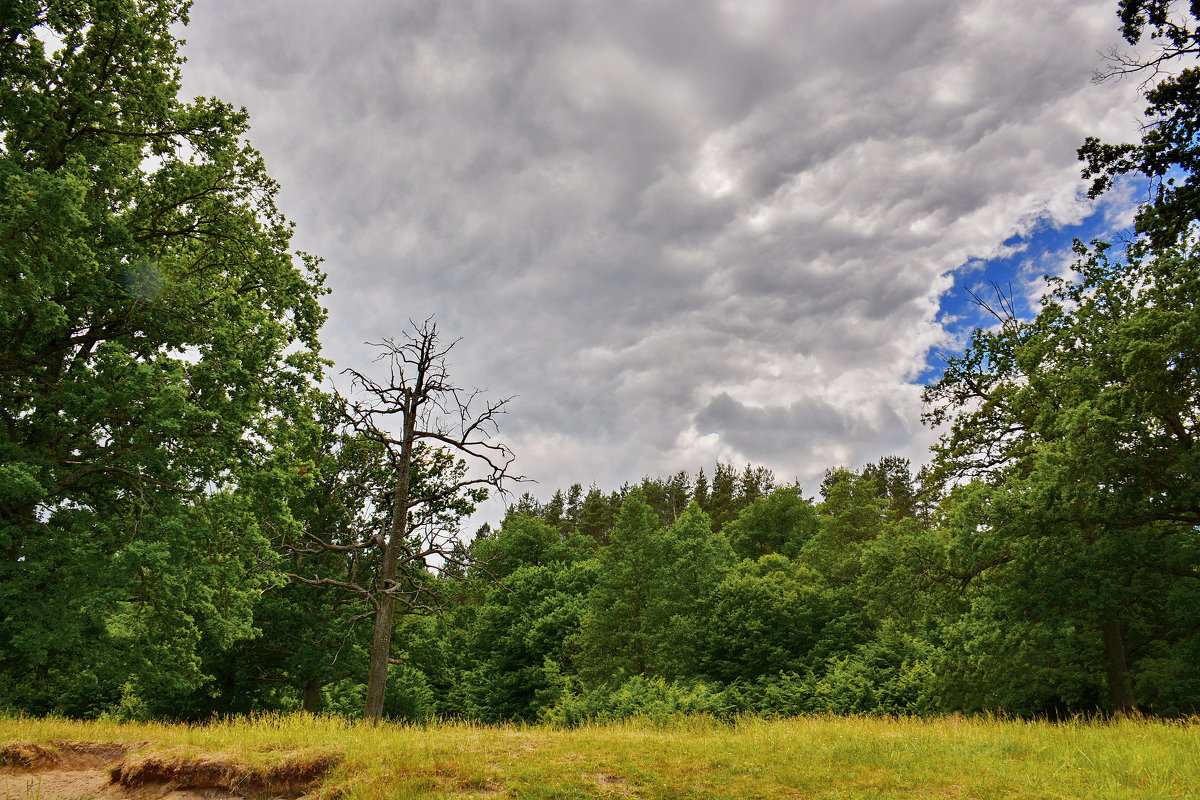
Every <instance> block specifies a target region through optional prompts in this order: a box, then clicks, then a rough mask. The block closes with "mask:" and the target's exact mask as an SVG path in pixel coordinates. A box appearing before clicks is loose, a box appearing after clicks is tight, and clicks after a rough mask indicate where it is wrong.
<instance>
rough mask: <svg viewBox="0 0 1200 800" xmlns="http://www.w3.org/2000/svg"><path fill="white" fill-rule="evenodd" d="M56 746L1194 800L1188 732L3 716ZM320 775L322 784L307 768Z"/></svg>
mask: <svg viewBox="0 0 1200 800" xmlns="http://www.w3.org/2000/svg"><path fill="white" fill-rule="evenodd" d="M68 739H70V740H80V739H86V740H90V741H99V742H117V743H127V744H133V743H139V742H151V744H150V745H149V746H147V747H144V748H142V749H140V750H137V751H135V752H131V753H130V754H129V755H128V756H126V757H125V759H124V761H122V762H121V765H120V776H122V777H121V778H120V779H121V782H122V784H124V783H125V778H124V777H123V776H125V775H126V774H128V775H129V776H131V777H130V778H129V780H130V781H131V784H130V785H136V784H137V781H143V782H163V780H162V779H166V782H170V781H172V780H178V776H177V775H176V773H174V772H172V770H176V771H177V770H179V769H182V768H184V765H188V764H190V765H192V766H191V767H190V769H193V770H194V771H195V772H196V774H201V773H204V774H208V773H206V772H205V770H209V771H211V772H212V774H214V775H216V774H217V773H219V772H220V769H221V768H219V767H213V766H211V764H212V762H213V761H214V760H215V761H216V762H217V763H218V764H223V765H225V766H226V767H228V765H230V764H236V765H237V774H236V776H235V777H233V778H231V777H230V776H229V775H225V776H224V777H223V778H221V780H224V781H225V783H222V784H220V786H222V787H227V788H230V787H232V789H233V790H234V791H239V792H241V793H244V794H264V793H266V794H269V793H271V787H272V786H277V787H280V788H281V791H280V792H279V794H286V793H288V792H290V793H292V794H294V793H296V792H297V791H300V790H301V789H302V787H303V786H304V785H305V784H304V782H303V780H301V778H302V777H303V778H309V779H313V780H319V781H320V783H319V786H318V787H317V789H316V793H317V794H319V795H321V796H325V797H334V796H343V797H345V798H347V800H406V799H409V798H411V799H412V800H417V799H418V798H420V799H421V800H425V799H426V798H468V797H494V798H544V799H545V800H552V799H553V800H567V799H568V798H661V799H662V800H690V799H693V798H694V799H696V800H699V799H700V798H763V799H764V800H765V798H845V799H847V800H848V799H850V798H884V799H886V798H1111V799H1112V800H1118V799H1120V800H1125V799H1126V798H1186V797H1200V789H1198V788H1196V787H1200V724H1197V722H1195V721H1190V722H1160V721H1148V720H1121V721H1116V722H1107V723H1106V722H1089V721H1078V722H1073V723H1058V724H1055V723H1045V722H1009V721H1000V720H987V719H980V720H960V719H941V720H914V719H885V720H880V719H870V718H853V717H852V718H845V717H807V718H802V719H796V720H786V721H778V722H767V721H759V720H746V721H743V722H741V723H739V724H738V725H736V726H726V725H721V724H717V723H712V722H709V721H705V720H687V721H681V722H680V723H678V724H674V725H669V726H652V725H648V724H642V723H627V724H609V725H598V726H591V727H586V726H585V727H582V728H578V729H574V730H566V731H562V730H552V729H548V728H542V727H533V726H528V727H526V726H504V727H487V726H477V725H470V724H464V723H447V724H442V725H437V726H431V727H428V728H421V727H410V726H400V725H382V726H380V727H378V728H372V727H369V726H366V725H358V724H351V723H347V722H345V721H343V720H339V719H332V718H321V717H317V718H314V717H307V716H293V717H258V718H252V719H245V720H239V721H232V722H222V723H219V724H213V725H203V726H173V725H165V724H148V725H121V724H115V723H75V722H67V721H63V720H54V719H45V720H20V719H17V720H0V743H3V742H22V743H25V744H27V745H38V746H43V747H47V746H51V747H52V746H53V742H55V741H62V740H68ZM335 754H340V755H341V756H342V760H341V761H340V763H338V764H337V765H336V766H335V765H334V758H335ZM317 763H320V764H321V769H322V770H328V771H327V772H325V773H323V777H316V773H315V772H313V771H311V770H310V768H311V767H312V766H313V765H315V764H317ZM205 764H209V765H210V766H202V765H205ZM305 764H307V765H308V766H304V765H305ZM135 775H136V776H140V777H132V776H135ZM173 776H175V777H173ZM289 776H291V777H289ZM151 778H153V781H151ZM213 780H214V785H216V783H215V781H216V780H217V778H213ZM271 781H278V783H277V784H272V783H271ZM284 789H286V791H283V790H284Z"/></svg>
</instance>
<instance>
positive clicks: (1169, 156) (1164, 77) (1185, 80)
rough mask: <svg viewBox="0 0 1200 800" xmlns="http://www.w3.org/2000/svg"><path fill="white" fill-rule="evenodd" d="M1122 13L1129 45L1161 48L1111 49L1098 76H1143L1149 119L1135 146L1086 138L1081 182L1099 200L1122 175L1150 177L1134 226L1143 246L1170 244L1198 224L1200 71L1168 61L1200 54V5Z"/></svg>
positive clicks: (1126, 1)
mask: <svg viewBox="0 0 1200 800" xmlns="http://www.w3.org/2000/svg"><path fill="white" fill-rule="evenodd" d="M1181 7H1185V8H1181ZM1185 9H1186V10H1185ZM1117 14H1118V16H1119V17H1120V20H1121V25H1122V28H1121V32H1122V34H1123V35H1124V37H1125V39H1126V41H1128V42H1129V43H1130V44H1131V45H1137V44H1139V43H1141V42H1143V40H1144V39H1146V38H1148V39H1149V40H1150V41H1151V42H1152V43H1153V44H1154V45H1156V49H1154V50H1153V51H1152V52H1151V54H1150V55H1148V56H1145V57H1138V56H1136V55H1128V54H1124V53H1120V52H1116V51H1114V52H1113V53H1111V54H1110V55H1109V64H1108V68H1107V69H1106V70H1104V71H1103V72H1101V73H1099V78H1100V79H1105V78H1113V77H1122V76H1127V75H1142V76H1145V77H1146V83H1145V84H1144V85H1145V86H1148V88H1147V89H1146V92H1145V96H1146V100H1147V102H1148V106H1147V108H1146V116H1147V117H1148V120H1147V123H1146V124H1145V126H1143V133H1142V141H1141V142H1140V143H1138V144H1130V143H1126V144H1117V145H1114V144H1105V143H1102V142H1101V141H1100V140H1099V139H1097V138H1096V137H1088V139H1087V140H1086V141H1085V142H1084V144H1083V146H1082V147H1081V148H1079V158H1080V160H1082V161H1084V162H1086V164H1087V166H1086V167H1085V168H1084V170H1083V177H1084V178H1088V179H1091V180H1092V187H1091V190H1090V195H1091V196H1092V197H1097V196H1099V195H1100V194H1103V193H1104V192H1105V191H1107V190H1108V189H1110V188H1111V187H1112V185H1113V182H1114V180H1115V179H1116V178H1117V177H1119V176H1121V175H1127V174H1130V173H1140V174H1142V175H1144V176H1146V177H1147V178H1148V179H1149V181H1150V185H1151V190H1152V192H1153V202H1151V203H1148V204H1146V205H1144V206H1142V207H1141V209H1140V210H1139V211H1138V215H1137V229H1138V232H1139V233H1141V234H1143V235H1144V236H1145V237H1146V239H1145V242H1144V243H1143V244H1147V245H1149V246H1150V247H1153V248H1162V247H1169V246H1172V245H1175V244H1177V243H1178V242H1179V241H1180V240H1181V239H1182V238H1183V237H1185V236H1187V235H1188V233H1189V231H1190V230H1191V228H1192V226H1193V225H1194V224H1195V222H1196V220H1197V219H1200V145H1198V144H1197V141H1198V140H1197V134H1198V133H1200V68H1198V67H1195V66H1188V67H1185V68H1184V69H1181V70H1177V71H1173V70H1172V69H1171V66H1172V63H1171V62H1175V61H1179V60H1181V59H1182V60H1185V61H1190V60H1193V59H1194V58H1195V56H1196V55H1197V54H1198V53H1200V25H1198V24H1197V23H1198V22H1200V7H1198V6H1197V5H1196V4H1195V3H1190V4H1184V3H1177V2H1173V0H1121V2H1120V3H1119V4H1118V11H1117ZM1147 34H1148V35H1147ZM1155 81H1156V82H1155ZM1137 246H1139V247H1140V246H1142V245H1141V244H1139V245H1137Z"/></svg>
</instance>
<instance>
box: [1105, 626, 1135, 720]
mask: <svg viewBox="0 0 1200 800" xmlns="http://www.w3.org/2000/svg"><path fill="white" fill-rule="evenodd" d="M1102 630H1103V632H1104V659H1105V665H1106V667H1107V672H1108V697H1109V702H1110V703H1111V704H1112V708H1113V711H1114V712H1115V713H1117V714H1131V713H1133V712H1135V711H1137V706H1136V705H1135V703H1134V698H1133V673H1132V672H1131V671H1130V669H1129V660H1128V658H1127V657H1126V654H1125V623H1124V622H1122V621H1121V620H1119V619H1117V618H1116V617H1105V618H1104V621H1103V625H1102Z"/></svg>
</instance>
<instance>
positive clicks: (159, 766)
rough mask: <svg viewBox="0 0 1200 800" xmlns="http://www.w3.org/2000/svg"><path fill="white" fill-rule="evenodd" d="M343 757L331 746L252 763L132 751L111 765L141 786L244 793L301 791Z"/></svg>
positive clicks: (127, 782) (117, 779)
mask: <svg viewBox="0 0 1200 800" xmlns="http://www.w3.org/2000/svg"><path fill="white" fill-rule="evenodd" d="M340 760H341V758H340V756H338V755H337V754H334V753H329V752H313V751H303V752H291V753H284V754H282V755H281V756H280V757H279V758H278V760H274V761H272V762H271V763H268V764H262V765H253V764H247V763H246V762H244V761H241V760H240V759H237V758H235V757H231V756H228V755H225V754H223V753H206V754H203V755H178V754H172V753H170V752H167V753H161V752H160V753H146V754H144V755H133V756H130V757H128V758H126V759H124V760H122V761H121V762H120V763H118V764H116V765H114V766H113V767H112V768H111V769H110V770H109V776H110V780H111V781H112V782H113V783H114V784H117V785H119V786H120V787H121V788H123V789H125V790H127V791H131V792H137V791H139V790H144V789H147V788H156V789H159V790H160V791H168V790H177V789H216V790H220V791H222V792H228V793H230V794H237V795H241V796H243V797H299V796H300V795H302V794H305V793H306V792H308V791H309V790H311V789H312V788H313V787H314V786H316V785H317V784H318V783H319V782H320V781H321V779H322V778H324V777H325V775H326V774H327V773H328V772H329V771H330V770H331V769H333V767H335V766H336V765H337V763H338V761H340Z"/></svg>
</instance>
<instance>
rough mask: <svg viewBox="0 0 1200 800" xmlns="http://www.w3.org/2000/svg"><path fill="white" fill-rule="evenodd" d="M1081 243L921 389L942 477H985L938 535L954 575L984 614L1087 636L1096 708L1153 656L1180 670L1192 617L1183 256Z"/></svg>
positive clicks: (1156, 669) (1158, 664)
mask: <svg viewBox="0 0 1200 800" xmlns="http://www.w3.org/2000/svg"><path fill="white" fill-rule="evenodd" d="M1080 253H1081V260H1080V262H1079V264H1077V266H1076V278H1075V279H1074V280H1071V281H1067V280H1052V281H1051V282H1050V290H1049V293H1048V294H1047V296H1046V297H1045V298H1044V302H1043V307H1042V310H1041V312H1040V313H1039V314H1038V315H1037V317H1036V318H1035V319H1033V320H1032V321H1028V322H1026V321H1021V320H1019V319H1017V318H1016V317H1014V316H1011V315H1008V316H1005V317H1003V318H1002V319H1001V320H1000V322H1001V324H1000V325H999V326H998V327H997V328H996V329H994V330H992V331H977V332H976V334H975V336H974V337H973V339H972V341H971V345H970V347H969V348H968V350H967V351H966V353H964V354H963V355H962V356H961V357H959V358H955V359H952V360H951V362H950V364H949V366H948V369H947V370H946V372H945V374H944V376H943V378H942V380H941V381H939V382H938V383H937V384H935V385H934V386H932V387H930V389H929V390H928V391H927V400H928V401H929V402H930V403H931V404H932V408H931V411H930V417H931V419H932V420H933V421H935V422H947V423H949V430H948V433H947V434H946V435H945V436H944V437H943V439H942V440H941V442H940V443H939V445H938V447H937V449H936V457H937V463H938V468H939V470H940V472H941V474H942V477H943V478H949V479H951V480H963V479H969V478H977V479H979V480H980V481H981V482H982V483H983V485H984V486H985V487H986V489H980V490H978V491H979V492H982V495H981V497H982V499H977V500H974V501H973V502H972V503H971V504H970V505H969V506H968V508H970V509H971V510H972V514H971V515H970V516H969V518H968V520H967V521H966V522H965V523H964V524H963V525H961V526H960V529H959V530H960V532H959V535H958V537H957V538H956V539H955V540H954V548H955V549H956V550H958V554H957V556H958V558H959V559H960V560H961V562H962V564H963V566H962V567H961V568H960V569H959V570H958V571H959V572H961V573H963V581H965V582H968V583H969V582H979V583H981V584H984V585H987V586H988V587H989V590H990V592H991V595H990V596H989V600H988V605H989V613H990V609H992V608H995V607H996V606H997V604H998V603H999V602H1000V601H999V600H998V599H997V598H996V594H997V593H1000V594H1002V595H1003V596H1004V598H1005V602H1006V603H1007V604H1008V605H1007V607H1008V608H1009V609H1010V610H1011V609H1012V608H1018V607H1019V608H1027V609H1028V608H1032V609H1035V610H1034V611H1029V612H1027V616H1028V615H1032V614H1035V613H1041V612H1046V611H1053V615H1054V617H1055V618H1057V619H1060V620H1064V621H1065V622H1064V624H1067V623H1069V624H1070V625H1072V626H1074V628H1075V629H1076V630H1080V631H1082V635H1086V636H1089V637H1091V641H1092V642H1093V643H1094V647H1093V648H1092V650H1093V652H1095V653H1097V654H1099V655H1098V657H1097V660H1096V662H1095V666H1096V668H1097V669H1098V671H1099V672H1101V673H1102V674H1103V675H1104V676H1105V682H1106V685H1107V699H1106V701H1105V705H1107V706H1108V707H1109V708H1112V709H1114V710H1118V711H1128V710H1130V709H1132V708H1133V707H1134V706H1135V705H1136V704H1139V703H1142V702H1144V701H1145V700H1146V699H1148V698H1149V697H1150V696H1151V695H1152V694H1160V695H1161V693H1162V691H1163V690H1164V686H1163V685H1162V684H1161V683H1156V682H1155V681H1153V680H1152V676H1160V675H1162V674H1163V673H1164V670H1165V671H1167V672H1170V671H1172V670H1174V671H1175V672H1177V673H1178V675H1177V677H1176V678H1174V679H1173V680H1174V681H1175V683H1176V685H1184V684H1188V683H1191V682H1194V681H1195V678H1196V675H1195V669H1194V668H1187V667H1185V666H1183V665H1181V664H1179V663H1178V662H1176V661H1175V659H1176V658H1177V657H1178V655H1171V654H1172V653H1174V654H1179V653H1183V652H1190V651H1191V648H1192V647H1194V640H1195V636H1196V630H1197V628H1198V623H1200V617H1197V615H1196V611H1195V609H1196V608H1197V607H1198V606H1196V605H1195V598H1196V596H1197V584H1198V583H1200V571H1197V569H1196V564H1197V563H1200V560H1198V554H1200V551H1198V542H1197V539H1196V527H1197V525H1200V487H1198V486H1197V483H1196V481H1195V475H1196V474H1198V472H1197V470H1198V469H1200V444H1198V443H1197V442H1198V439H1197V437H1198V436H1200V313H1198V312H1197V307H1198V304H1197V301H1200V257H1198V254H1197V252H1196V251H1195V250H1194V247H1193V245H1191V244H1190V243H1189V244H1185V245H1182V246H1179V247H1172V248H1168V249H1162V250H1159V251H1151V252H1147V251H1144V250H1143V251H1142V252H1140V253H1135V254H1133V255H1132V256H1131V257H1130V258H1128V259H1127V260H1126V261H1125V262H1115V261H1112V260H1110V258H1109V254H1108V250H1107V248H1106V247H1104V246H1098V247H1096V248H1095V249H1093V250H1090V251H1088V250H1086V249H1084V248H1082V247H1081V248H1080ZM973 496H974V495H973ZM1064 563H1065V564H1070V565H1072V566H1073V568H1074V569H1075V572H1074V573H1073V575H1074V578H1072V576H1071V575H1063V574H1061V565H1062V564H1064ZM1018 565H1019V568H1018ZM1003 587H1007V589H1005V590H1004V591H1002V588H1003ZM1036 609H1041V612H1037V611H1036ZM1150 653H1155V654H1156V655H1155V656H1154V659H1155V660H1154V661H1153V663H1151V664H1147V663H1145V662H1143V661H1140V658H1141V657H1144V656H1146V655H1148V654H1150ZM1161 659H1166V660H1167V662H1172V663H1173V664H1174V666H1168V665H1167V662H1164V661H1162V660H1161ZM1146 680H1150V683H1144V681H1146Z"/></svg>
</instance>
